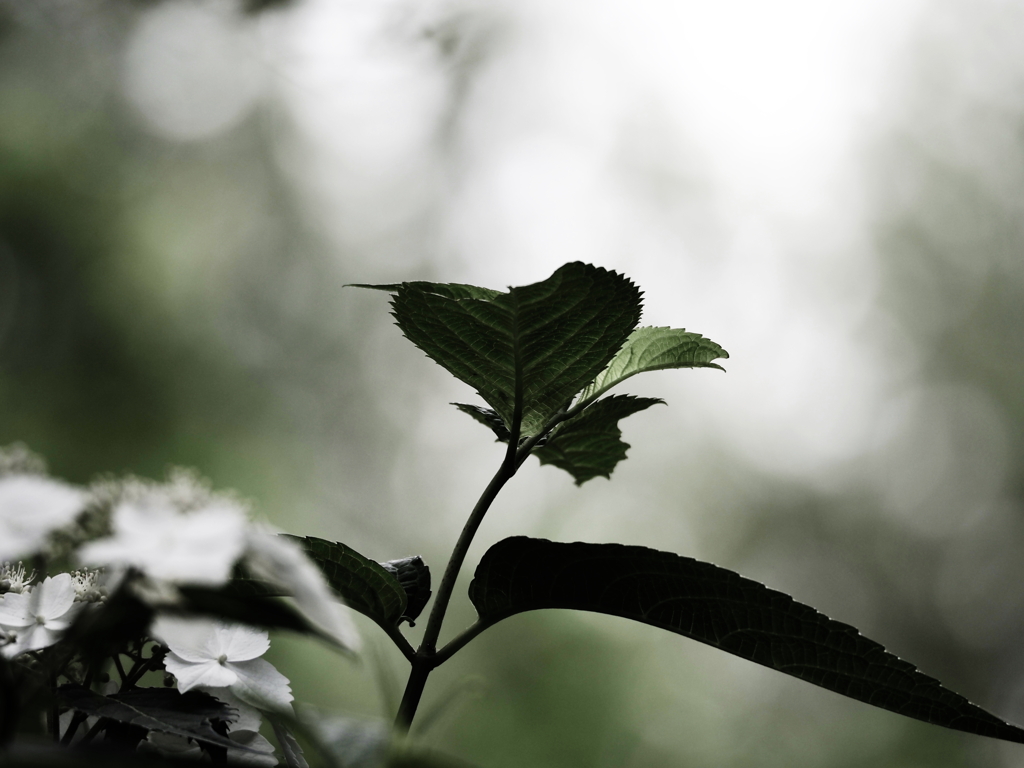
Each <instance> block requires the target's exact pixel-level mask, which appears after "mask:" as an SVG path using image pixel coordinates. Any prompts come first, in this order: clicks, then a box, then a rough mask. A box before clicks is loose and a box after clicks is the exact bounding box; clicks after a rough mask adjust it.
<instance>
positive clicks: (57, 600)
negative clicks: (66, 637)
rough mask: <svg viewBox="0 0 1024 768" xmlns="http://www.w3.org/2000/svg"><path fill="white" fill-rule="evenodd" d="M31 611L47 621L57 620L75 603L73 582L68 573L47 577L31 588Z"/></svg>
mask: <svg viewBox="0 0 1024 768" xmlns="http://www.w3.org/2000/svg"><path fill="white" fill-rule="evenodd" d="M31 595H32V601H33V605H32V610H33V612H34V613H35V615H36V616H42V617H43V618H44V619H46V620H47V621H49V620H50V619H59V618H60V617H61V616H63V615H64V614H65V613H67V612H68V611H69V610H70V609H71V606H72V604H74V602H75V582H74V579H72V578H71V574H70V573H58V574H57V575H56V576H47V577H46V578H45V579H43V580H42V582H40V583H39V584H37V585H36V586H35V587H33V588H32V592H31Z"/></svg>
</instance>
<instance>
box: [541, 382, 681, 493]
mask: <svg viewBox="0 0 1024 768" xmlns="http://www.w3.org/2000/svg"><path fill="white" fill-rule="evenodd" d="M664 402H665V401H664V400H659V399H657V398H651V397H633V396H632V395H613V396H611V397H606V398H604V399H603V400H598V401H597V402H596V403H594V404H593V405H591V406H590V407H588V408H587V409H585V410H584V411H583V412H582V413H580V414H579V415H578V416H574V417H573V418H571V419H569V420H568V421H565V422H563V423H562V424H561V425H559V426H558V427H556V428H555V431H554V432H552V433H551V437H550V438H549V439H548V441H547V443H545V444H544V445H543V446H541V447H539V448H536V449H535V450H534V451H533V454H534V455H535V456H536V457H537V458H538V459H540V463H541V464H553V465H554V466H556V467H558V468H559V469H564V470H565V471H566V472H568V473H569V474H570V475H572V476H573V479H574V480H575V481H576V485H583V483H585V482H587V480H590V479H592V478H595V477H611V474H612V470H614V469H615V465H616V464H618V463H619V462H620V461H622V460H623V459H625V458H626V451H627V450H628V449H629V444H628V443H624V442H623V441H622V430H621V429H619V419H624V418H625V417H626V416H631V415H632V414H634V413H637V412H638V411H642V410H644V409H645V408H650V407H651V406H652V405H657V404H658V403H664Z"/></svg>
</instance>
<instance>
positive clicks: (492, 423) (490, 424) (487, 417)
mask: <svg viewBox="0 0 1024 768" xmlns="http://www.w3.org/2000/svg"><path fill="white" fill-rule="evenodd" d="M452 405H454V406H455V407H456V408H458V409H459V410H460V411H462V412H463V413H465V414H468V415H469V416H471V417H472V418H474V419H475V420H476V421H479V422H480V423H481V424H483V425H484V426H485V427H487V428H488V429H489V430H491V431H492V432H493V433H494V436H495V437H496V438H498V442H500V443H507V442H508V439H509V437H511V435H509V431H508V427H506V426H505V422H504V421H502V420H501V416H499V415H498V413H497V411H494V410H491V409H490V408H481V407H480V406H479V405H467V404H466V403H452Z"/></svg>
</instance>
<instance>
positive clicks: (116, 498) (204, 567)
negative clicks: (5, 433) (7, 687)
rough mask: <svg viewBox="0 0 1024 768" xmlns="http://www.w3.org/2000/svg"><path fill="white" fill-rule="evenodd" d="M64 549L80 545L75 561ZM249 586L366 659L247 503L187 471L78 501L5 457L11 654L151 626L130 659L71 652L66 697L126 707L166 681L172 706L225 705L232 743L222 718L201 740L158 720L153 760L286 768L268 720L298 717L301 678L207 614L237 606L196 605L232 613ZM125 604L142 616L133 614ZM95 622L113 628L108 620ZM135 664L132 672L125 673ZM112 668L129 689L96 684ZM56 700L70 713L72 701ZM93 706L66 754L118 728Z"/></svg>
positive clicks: (238, 627)
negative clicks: (144, 683)
mask: <svg viewBox="0 0 1024 768" xmlns="http://www.w3.org/2000/svg"><path fill="white" fill-rule="evenodd" d="M61 537H63V539H62V538H61ZM59 541H63V542H69V541H70V542H74V543H73V544H72V545H71V546H70V547H68V546H64V548H63V550H62V549H61V546H59V545H58V544H57V542H59ZM26 562H31V563H32V564H33V565H35V567H36V568H37V569H39V570H40V571H41V573H42V575H43V578H41V579H39V578H37V576H36V572H35V570H32V569H29V568H27V567H26V566H25V563H26ZM57 563H65V567H67V565H70V566H71V567H72V568H74V567H75V566H77V569H75V570H71V569H68V570H67V571H66V572H60V570H62V569H59V568H58V569H54V568H53V567H52V566H53V565H54V564H57ZM239 578H241V579H242V581H241V582H240V583H243V584H244V583H251V582H248V581H246V580H247V579H248V580H257V582H255V583H258V584H260V585H261V586H260V589H262V590H264V591H265V593H266V594H270V595H286V596H290V597H292V598H293V601H294V602H293V605H294V608H295V610H296V611H297V614H296V615H297V616H300V617H301V621H304V622H306V626H309V627H313V628H315V630H316V632H317V633H319V634H320V635H322V636H329V637H330V638H332V639H333V640H334V642H335V643H336V644H337V645H339V646H341V648H342V649H345V650H348V651H351V652H354V651H355V650H356V649H357V648H358V646H359V636H358V634H357V633H356V630H355V627H354V625H353V623H352V621H351V618H350V617H349V615H348V613H347V609H346V608H345V607H344V606H343V605H342V604H341V603H340V602H339V601H338V599H337V597H336V596H335V594H334V593H333V592H332V590H331V589H330V587H329V586H328V585H327V583H326V581H325V580H324V577H323V574H322V572H321V571H320V569H319V568H318V567H317V565H316V564H315V563H313V562H312V561H311V560H309V558H308V557H307V556H306V554H305V552H304V551H303V550H302V549H301V548H300V547H299V546H298V545H297V544H295V543H294V542H292V541H289V540H288V539H286V538H284V537H281V536H279V535H277V534H276V533H275V532H274V531H272V530H271V529H270V528H269V527H267V526H266V525H263V524H254V523H253V522H251V520H250V515H249V510H248V508H247V506H246V505H245V504H244V503H243V502H242V501H240V500H239V499H237V498H235V497H233V496H230V495H226V494H219V493H214V492H213V491H212V490H211V489H210V488H209V486H208V485H206V484H205V483H203V482H202V481H200V480H199V479H198V478H196V477H195V476H194V475H193V474H190V473H188V472H182V471H178V472H175V473H173V474H172V475H171V476H170V478H169V480H168V482H166V483H153V482H148V481H143V480H138V479H129V480H126V481H123V482H120V483H111V482H109V481H108V482H105V483H103V484H101V485H98V486H96V487H94V488H92V489H84V488H76V487H74V486H71V485H68V484H65V483H62V482H59V481H57V480H53V479H51V478H49V477H47V476H46V475H45V474H43V468H42V463H41V462H39V461H37V460H35V459H34V457H32V456H31V454H28V453H27V452H25V451H24V449H20V448H19V449H15V450H10V449H8V450H7V451H6V452H5V451H4V450H2V449H0V655H2V656H3V657H4V658H6V659H9V660H14V661H15V662H17V663H21V662H25V663H33V660H35V659H37V658H40V657H41V655H42V654H46V653H48V651H47V649H50V648H51V647H54V646H58V645H60V644H61V642H62V639H63V638H64V637H65V633H67V632H68V630H69V628H71V627H72V626H73V625H74V626H76V627H79V628H80V630H76V633H77V634H76V635H75V637H80V636H82V635H83V633H85V634H88V631H90V630H89V629H88V627H89V626H90V623H89V622H90V619H89V616H104V615H106V616H108V618H107V619H106V620H107V621H113V622H117V621H120V622H122V623H123V622H126V621H127V622H128V623H129V624H131V622H132V621H136V620H137V619H134V618H132V617H133V616H140V615H141V616H144V617H149V618H151V621H150V620H148V619H147V618H144V619H143V621H146V624H147V625H146V626H145V627H136V629H135V630H134V631H135V633H136V634H135V635H134V636H133V637H132V638H131V639H129V640H127V641H126V642H125V643H124V644H123V645H121V646H120V647H118V648H114V649H111V648H110V647H109V645H104V644H103V643H104V642H105V641H103V640H100V641H95V640H94V644H93V646H90V647H94V648H95V647H99V648H102V649H103V651H102V655H103V658H101V659H97V658H96V651H95V650H93V651H90V652H85V651H81V652H80V651H79V650H78V649H77V648H75V647H71V646H69V647H68V648H67V649H66V650H65V652H63V653H62V654H60V655H57V656H54V657H52V658H54V659H59V660H60V661H58V662H56V663H59V664H63V667H61V669H60V672H59V676H60V677H61V678H62V679H63V680H64V681H66V682H65V688H66V687H67V686H70V687H71V689H73V690H78V691H81V690H82V689H84V690H85V691H90V690H91V691H92V692H93V694H94V695H96V696H100V697H106V696H108V695H109V696H113V697H115V700H116V697H118V696H125V695H132V694H133V693H136V694H137V693H138V691H139V690H140V688H139V686H140V685H141V680H142V679H143V676H144V675H145V673H147V672H153V671H156V672H159V671H163V673H164V674H165V675H166V676H167V680H168V682H169V683H170V684H173V685H175V686H176V689H177V693H175V692H174V691H173V690H171V691H166V689H155V690H158V691H163V693H161V694H159V695H160V696H164V697H166V695H173V696H179V695H180V696H182V697H183V698H182V701H184V700H185V699H187V697H186V696H185V694H189V692H191V691H194V690H195V691H201V692H204V694H208V695H209V696H212V697H213V699H210V698H209V696H207V697H206V698H205V699H203V701H216V702H218V703H217V705H216V706H219V707H223V708H224V709H223V710H216V711H218V712H221V715H219V716H221V717H223V718H224V719H223V720H222V721H221V722H222V726H223V730H222V731H220V732H219V733H226V736H217V734H216V733H214V732H212V731H208V722H209V718H210V717H211V715H210V714H209V711H208V709H209V706H210V705H209V704H205V705H203V706H205V707H206V709H202V712H203V713H205V714H202V716H200V715H196V719H195V722H194V723H193V726H194V727H192V730H189V729H188V728H185V729H184V730H182V727H181V726H180V725H175V724H171V725H167V726H166V727H161V726H159V722H160V720H159V718H158V717H154V718H152V721H153V722H155V723H157V724H156V725H153V726H152V727H151V728H149V729H148V732H147V733H146V734H145V738H144V739H142V740H141V741H140V742H139V743H138V744H137V746H138V749H139V750H140V751H146V752H158V753H161V754H163V755H168V756H173V757H178V758H180V757H189V756H193V757H199V756H201V755H202V754H205V753H206V751H207V750H208V749H213V748H220V749H222V750H223V749H226V750H227V753H228V754H227V756H228V760H229V762H237V763H244V764H249V765H259V766H270V765H276V764H277V759H276V758H275V757H274V754H273V747H272V745H271V744H270V742H268V741H267V740H266V739H265V738H263V736H261V735H260V734H259V729H260V725H261V721H262V715H261V713H263V712H276V713H282V712H283V713H290V712H291V701H292V694H291V688H290V686H289V681H288V679H287V678H286V677H285V676H284V675H282V674H281V673H280V672H278V671H277V669H275V668H274V666H273V665H272V664H270V662H268V661H266V660H265V659H263V658H262V656H263V654H264V653H265V652H266V651H267V649H268V648H269V647H270V637H269V635H268V634H267V632H266V631H264V630H262V629H257V628H255V627H253V626H249V625H247V624H241V623H231V622H230V621H225V620H223V619H216V618H212V617H211V616H210V615H203V614H204V613H205V614H209V613H210V612H212V613H214V614H216V613H217V611H227V614H228V615H232V616H235V615H240V614H237V610H241V609H239V608H237V607H236V608H233V609H232V608H230V607H225V604H224V603H223V602H221V603H218V604H217V605H218V606H219V607H218V608H212V609H211V608H198V609H197V608H195V607H194V605H193V604H192V603H191V602H189V601H190V600H191V599H192V597H191V596H192V595H194V591H195V590H197V589H198V590H200V591H205V592H203V593H204V594H214V595H221V597H220V598H219V599H221V600H222V601H223V600H227V601H228V602H230V600H231V599H232V597H231V595H232V594H234V593H232V592H230V590H229V586H230V583H231V582H235V581H237V580H238V579H239ZM189 590H192V592H190V591H189ZM218 590H227V591H224V592H218ZM262 599H264V600H266V599H270V598H267V597H264V598H262ZM125 601H128V602H127V603H126V602H125ZM118 605H120V606H121V607H120V608H117V607H116V606H118ZM125 605H129V606H131V605H134V606H138V608H129V609H127V610H126V609H125V608H124V606H125ZM238 605H241V606H243V608H244V606H245V605H248V604H246V603H239V604H238ZM108 606H109V608H108ZM116 610H121V611H122V613H121V614H118V613H116ZM249 610H250V613H249V614H245V615H246V619H247V620H252V621H254V622H256V623H260V615H259V613H258V611H257V612H256V613H252V610H251V609H249ZM104 611H107V614H104V613H103V612H104ZM125 611H126V612H125ZM140 611H141V613H140ZM197 611H198V613H197ZM233 611H234V612H233ZM87 614H88V615H87ZM111 617H112V618H111ZM92 623H93V624H94V625H96V626H101V627H102V626H104V625H103V622H102V621H99V622H96V621H93V622H92ZM132 626H135V625H132ZM82 627H84V629H81V628H82ZM71 642H72V641H71V640H67V642H65V643H64V645H68V644H69V643H71ZM146 649H149V653H148V655H146V653H145V651H146ZM76 654H80V655H76ZM90 654H91V655H90ZM67 659H70V661H67ZM125 659H128V660H130V661H131V665H130V666H125V665H124V664H123V663H122V662H123V661H124V660H125ZM97 664H99V665H100V666H99V667H97ZM111 665H112V666H113V668H115V669H116V671H117V673H118V675H119V677H120V682H119V683H117V684H115V683H114V682H109V683H105V684H102V685H101V684H100V683H98V682H96V673H97V671H98V670H101V669H102V668H104V667H106V668H110V666H111ZM103 676H104V679H106V678H107V677H108V676H107V675H106V673H104V674H103ZM61 690H63V688H62V689H61ZM53 693H54V695H55V696H57V693H58V692H57V690H56V689H55V690H54V692H53ZM153 695H157V694H153ZM190 695H192V696H193V697H194V696H197V695H198V694H190ZM101 700H102V698H101ZM188 700H189V701H193V699H188ZM55 701H57V702H60V701H61V699H60V698H59V696H58V698H57V699H55ZM87 701H88V700H87ZM90 706H91V705H87V704H82V705H80V707H76V706H72V707H71V708H68V709H66V711H64V712H63V714H61V715H60V718H59V724H57V725H54V728H55V729H56V730H55V733H56V734H57V737H58V738H59V739H60V740H61V741H62V743H65V744H70V743H73V742H74V740H75V739H76V738H78V739H80V738H83V735H82V733H79V732H78V730H79V729H80V728H81V727H82V724H83V723H84V724H85V727H86V729H88V730H89V731H90V733H92V732H94V730H95V729H100V730H102V729H103V728H104V727H105V724H108V725H109V720H108V719H107V720H105V719H104V717H99V718H97V717H96V716H94V715H93V714H92V710H91V709H90ZM133 706H136V705H133ZM139 706H141V705H139ZM175 706H178V705H175ZM227 713H230V714H227ZM147 722H150V721H147ZM203 723H207V726H203ZM203 727H206V728H207V730H203ZM112 733H115V732H112ZM211 734H212V735H211ZM113 737H114V736H109V738H113ZM90 738H91V737H90ZM225 738H226V739H227V741H224V739H225ZM217 739H221V741H217ZM211 744H212V746H211Z"/></svg>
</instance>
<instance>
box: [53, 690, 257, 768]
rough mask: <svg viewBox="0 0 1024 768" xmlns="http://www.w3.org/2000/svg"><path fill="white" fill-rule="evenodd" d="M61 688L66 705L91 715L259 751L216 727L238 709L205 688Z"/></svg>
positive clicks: (235, 717) (208, 742) (226, 746)
mask: <svg viewBox="0 0 1024 768" xmlns="http://www.w3.org/2000/svg"><path fill="white" fill-rule="evenodd" d="M57 692H58V695H59V696H60V699H61V701H62V702H63V703H64V704H65V705H66V706H68V707H70V708H71V709H74V710H77V711H78V712H84V713H85V714H87V715H91V716H94V717H101V718H107V719H108V720H114V721H115V722H118V723H124V724H125V725H131V726H136V727H139V728H144V729H145V730H147V731H160V732H161V733H172V734H174V735H176V736H183V737H185V738H188V739H195V740H196V741H201V742H204V743H206V744H213V745H215V746H218V747H225V748H230V749H236V750H238V749H240V750H242V751H244V752H257V750H253V749H249V748H248V747H244V746H242V745H240V744H238V743H236V742H234V741H231V740H230V739H228V738H227V737H226V736H221V735H220V734H219V733H217V732H216V731H215V730H214V729H213V723H214V722H221V723H231V722H234V721H235V720H237V719H238V713H237V712H236V711H235V710H234V709H232V708H231V707H229V706H228V705H227V704H224V703H222V702H220V701H218V700H217V699H215V698H214V697H213V696H211V695H210V694H208V693H204V692H203V691H195V690H193V691H188V692H187V693H181V692H180V691H177V690H175V689H174V688H136V689H135V690H132V691H127V692H125V693H114V694H111V695H110V696H103V695H101V694H98V693H94V692H92V691H90V690H88V689H87V688H83V687H81V686H78V685H64V686H61V687H60V688H59V689H58V691H57Z"/></svg>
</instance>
